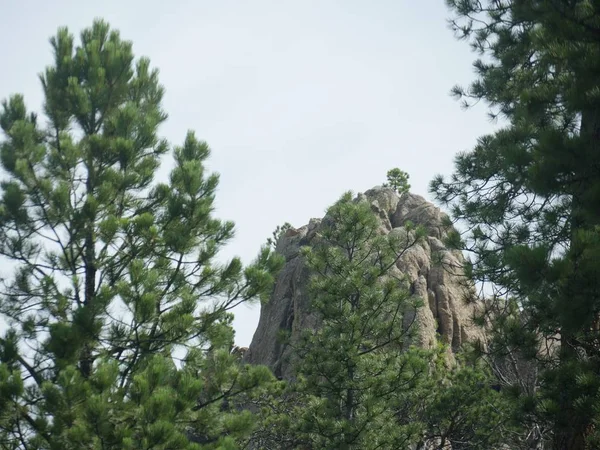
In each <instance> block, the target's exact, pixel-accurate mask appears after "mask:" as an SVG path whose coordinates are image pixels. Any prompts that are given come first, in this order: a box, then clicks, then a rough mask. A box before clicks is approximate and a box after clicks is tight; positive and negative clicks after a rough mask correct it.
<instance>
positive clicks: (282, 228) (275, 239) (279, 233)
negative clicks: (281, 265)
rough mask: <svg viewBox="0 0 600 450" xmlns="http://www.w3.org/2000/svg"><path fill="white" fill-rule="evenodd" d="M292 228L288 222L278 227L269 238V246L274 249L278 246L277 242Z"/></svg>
mask: <svg viewBox="0 0 600 450" xmlns="http://www.w3.org/2000/svg"><path fill="white" fill-rule="evenodd" d="M290 228H292V225H291V224H289V223H288V222H285V223H284V224H283V225H277V228H275V230H274V231H273V234H272V235H271V237H270V238H267V245H268V246H269V247H272V248H273V249H274V248H275V247H276V246H277V242H279V238H281V236H283V235H284V234H285V232H286V231H288V230H289V229H290Z"/></svg>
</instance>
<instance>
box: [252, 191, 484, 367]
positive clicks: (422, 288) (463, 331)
mask: <svg viewBox="0 0 600 450" xmlns="http://www.w3.org/2000/svg"><path fill="white" fill-rule="evenodd" d="M356 200H357V201H367V202H370V204H371V207H372V209H373V211H374V212H375V213H376V214H377V216H378V217H379V219H380V221H381V227H382V228H381V231H382V232H383V233H390V232H402V231H405V230H404V225H405V224H406V222H407V221H410V222H412V223H413V224H414V225H422V226H423V227H425V228H426V230H427V232H428V236H427V238H426V239H425V240H424V241H423V242H422V243H421V244H419V245H416V246H414V247H412V248H410V249H409V250H408V251H407V252H406V253H405V254H404V255H403V256H402V258H400V260H399V261H398V263H397V270H399V271H400V272H402V273H404V274H405V275H406V276H407V278H408V280H409V282H410V289H411V294H412V295H415V296H418V297H419V298H421V299H422V300H423V302H424V306H423V307H421V308H419V309H418V310H417V311H415V312H414V314H416V317H414V316H413V317H406V318H405V322H409V321H412V320H413V319H414V320H416V323H417V324H418V327H419V328H418V329H419V336H418V338H417V342H415V343H416V344H417V345H421V346H423V347H431V346H433V345H434V344H435V343H436V340H437V339H439V340H441V341H442V342H445V343H447V344H449V345H450V348H451V349H452V350H453V351H456V350H457V349H458V348H459V347H460V346H461V344H463V343H465V342H473V341H475V340H477V339H480V338H481V337H482V335H481V332H480V330H479V329H478V327H477V326H475V325H474V324H473V323H472V316H473V313H474V312H475V305H474V303H473V302H472V301H471V300H472V299H473V298H474V295H475V293H474V291H473V288H472V286H470V284H469V283H468V282H467V280H465V278H464V276H463V275H462V265H463V262H464V260H463V256H462V254H461V253H460V252H459V251H454V250H449V249H447V248H446V247H445V245H444V243H443V239H444V237H445V236H446V234H447V232H448V229H447V226H446V225H445V220H444V219H445V216H444V214H443V213H442V212H441V211H440V210H439V209H438V208H437V207H435V206H434V205H433V204H431V203H429V202H427V201H426V200H425V199H424V198H423V197H420V196H418V195H414V194H402V195H399V194H397V193H396V192H394V191H393V190H392V189H390V188H382V187H377V188H374V189H371V190H369V191H367V192H365V193H364V194H359V195H358V197H357V199H356ZM320 226H321V220H320V219H312V220H311V221H310V222H309V223H308V225H305V226H303V227H300V228H297V229H295V228H291V229H289V230H287V232H285V234H284V235H283V236H281V238H280V239H279V241H278V243H277V251H278V252H280V253H281V254H282V255H283V256H284V257H285V259H286V263H285V266H284V268H283V270H282V271H281V272H280V274H279V276H278V278H277V281H276V285H275V287H274V290H273V293H272V295H271V298H270V301H269V302H268V303H267V304H265V305H263V307H262V310H261V314H260V321H259V324H258V328H257V330H256V332H255V334H254V337H253V339H252V343H251V344H250V347H249V349H248V351H247V352H246V354H245V356H244V359H245V360H246V361H247V362H249V363H252V364H264V365H267V366H269V367H270V368H271V369H272V370H273V371H274V373H275V374H276V375H277V376H278V377H281V378H286V379H287V378H290V377H291V375H292V368H291V364H290V361H291V359H292V357H293V354H292V350H291V348H290V347H288V346H286V345H285V344H284V343H283V342H282V340H281V338H280V336H281V332H282V331H285V332H291V340H292V341H293V340H294V338H295V336H297V335H298V333H299V332H300V330H303V329H305V328H314V327H318V318H317V317H316V316H315V315H314V314H313V313H312V312H311V310H310V300H309V297H308V284H309V277H310V274H309V271H308V269H307V267H306V266H305V264H304V261H303V258H302V256H301V255H300V248H301V247H303V246H310V245H311V242H312V240H313V238H314V237H315V235H316V233H318V231H319V228H320Z"/></svg>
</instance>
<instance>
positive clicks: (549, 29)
mask: <svg viewBox="0 0 600 450" xmlns="http://www.w3.org/2000/svg"><path fill="white" fill-rule="evenodd" d="M448 4H449V5H450V7H451V8H452V10H453V12H454V13H455V19H454V20H453V22H452V24H453V28H454V30H455V31H456V33H457V34H458V36H459V37H460V38H463V39H466V40H468V41H469V42H470V43H471V45H472V47H473V48H474V49H476V50H477V51H479V52H480V53H481V54H482V55H483V56H484V58H482V59H480V60H477V61H476V62H475V68H476V71H477V74H478V78H477V80H476V81H475V82H474V83H472V85H471V86H470V87H469V89H463V88H460V87H456V88H454V90H453V92H454V94H455V95H457V96H458V97H460V98H462V99H464V100H465V103H464V104H465V106H469V105H470V104H471V103H470V102H471V101H474V102H476V101H479V100H484V101H486V102H487V103H488V104H489V105H490V107H491V112H490V114H491V116H492V117H493V118H497V117H499V118H502V119H503V120H504V121H505V123H506V125H505V126H503V127H502V128H500V129H499V130H498V131H497V132H495V133H493V134H491V135H487V136H483V137H481V138H480V139H479V141H478V143H477V145H476V146H475V148H474V149H473V150H472V151H469V152H465V153H463V154H460V155H459V156H458V157H457V158H456V170H455V173H454V174H453V175H452V176H451V178H450V179H448V180H445V179H443V178H442V177H438V178H436V179H435V180H434V181H433V182H432V185H431V189H432V191H433V192H434V193H435V195H436V197H437V198H438V200H440V201H441V202H443V203H445V204H446V205H448V206H449V207H450V208H451V211H452V213H453V215H454V217H455V218H456V219H457V220H461V221H462V222H463V224H464V225H465V226H466V229H467V232H466V233H465V235H464V236H463V240H462V243H463V247H462V248H463V249H465V250H467V251H469V252H471V253H472V256H471V261H472V263H473V264H472V273H473V276H474V277H475V279H476V280H477V281H479V282H481V283H482V284H485V285H488V286H489V289H494V296H493V301H492V305H491V309H492V310H493V311H494V314H495V318H494V319H493V321H495V322H496V323H497V324H496V325H497V326H495V329H496V331H497V333H498V334H499V340H498V342H500V343H503V344H505V348H504V350H503V351H502V354H504V355H513V356H514V355H520V356H522V357H525V358H526V359H529V360H530V361H535V364H534V366H535V367H534V370H535V371H536V373H537V372H539V373H540V378H539V379H538V380H537V384H538V386H537V387H538V388H539V389H537V388H536V389H535V390H534V392H535V395H534V397H533V403H532V405H533V406H532V405H529V406H528V408H529V409H528V411H529V413H528V414H533V415H530V417H533V416H535V423H534V424H533V425H531V424H526V426H527V427H530V425H531V427H530V428H529V429H527V430H524V433H525V434H529V435H537V443H532V445H545V444H544V442H545V441H546V436H544V433H543V432H541V431H540V430H551V436H550V437H551V441H552V443H551V448H555V449H559V448H560V449H562V448H570V449H583V448H585V445H586V443H585V440H586V439H588V440H592V439H594V437H593V430H594V428H593V424H594V423H596V422H597V421H598V420H599V419H598V416H597V414H598V409H599V408H598V404H597V395H596V393H597V392H599V390H600V381H599V380H600V346H599V345H598V323H599V322H598V321H599V317H600V316H599V314H600V296H599V295H598V292H600V286H599V284H598V283H599V280H600V277H598V267H599V266H598V263H597V261H598V260H597V258H596V256H592V255H597V254H598V249H599V248H600V247H599V245H598V242H600V237H599V236H600V234H599V231H600V229H599V228H598V226H599V225H600V209H599V208H598V205H599V204H600V171H599V170H598V165H597V156H598V152H599V150H600V140H599V138H598V136H599V130H600V119H599V118H600V109H599V108H600V107H599V105H600V102H599V100H600V82H599V79H598V76H597V73H598V70H599V69H600V41H599V40H598V35H599V33H600V6H599V5H598V4H597V2H589V1H585V0H574V1H569V2H559V1H544V2H542V1H534V0H526V1H519V2H513V1H485V2H473V1H469V0H449V1H448ZM457 242H458V241H457ZM506 298H510V299H511V302H514V304H516V306H517V308H518V309H519V311H520V312H519V315H518V316H519V319H518V320H514V319H510V320H505V319H503V318H501V317H500V316H502V315H506V313H507V309H506V304H504V302H505V301H504V300H503V299H506ZM511 310H512V309H510V308H509V310H508V312H509V315H510V316H512V315H513V314H512V313H510V311H511ZM500 325H502V326H500ZM499 351H500V350H499ZM577 380H581V382H579V381H577ZM590 380H594V381H593V382H591V381H590Z"/></svg>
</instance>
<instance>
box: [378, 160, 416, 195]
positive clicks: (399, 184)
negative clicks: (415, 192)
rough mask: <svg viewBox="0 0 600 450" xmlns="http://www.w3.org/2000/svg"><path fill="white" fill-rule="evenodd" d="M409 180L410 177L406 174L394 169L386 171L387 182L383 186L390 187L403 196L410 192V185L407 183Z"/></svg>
mask: <svg viewBox="0 0 600 450" xmlns="http://www.w3.org/2000/svg"><path fill="white" fill-rule="evenodd" d="M409 178H410V176H409V175H408V173H406V172H404V171H403V170H400V169H398V168H397V167H396V168H394V169H390V170H388V173H387V180H388V182H387V183H386V184H384V186H390V187H391V188H392V189H393V190H395V191H396V192H398V193H399V194H404V193H406V192H408V191H409V190H410V184H409V183H408V179H409Z"/></svg>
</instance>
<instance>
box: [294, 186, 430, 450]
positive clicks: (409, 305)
mask: <svg viewBox="0 0 600 450" xmlns="http://www.w3.org/2000/svg"><path fill="white" fill-rule="evenodd" d="M379 227H380V223H379V220H378V218H377V217H376V216H375V213H374V212H373V211H372V210H371V207H370V205H369V203H368V202H366V201H364V200H352V197H351V194H350V193H347V194H345V195H344V196H343V197H342V198H341V199H340V200H339V201H338V202H337V203H336V204H334V205H333V206H332V207H331V208H329V209H328V211H327V215H326V218H325V219H324V225H323V228H322V229H321V230H320V232H319V237H318V239H317V243H316V244H315V245H314V246H311V247H306V248H304V249H303V256H304V258H306V262H307V265H308V268H309V269H310V271H311V273H312V275H311V284H310V296H311V308H312V310H313V311H315V313H316V315H317V317H318V318H319V321H320V326H319V327H318V329H317V330H305V333H304V334H303V335H302V337H301V338H300V339H299V342H295V343H291V345H293V347H294V349H295V352H296V355H297V356H298V362H297V365H296V374H297V377H298V379H297V381H296V383H295V385H294V387H293V389H294V390H295V392H296V393H299V394H300V395H301V396H302V397H301V398H303V399H304V400H303V401H302V402H299V403H300V404H302V405H303V406H302V408H300V410H299V411H296V414H298V415H297V416H296V417H298V418H299V420H297V421H296V422H295V425H297V426H298V428H297V431H298V432H299V434H300V435H301V436H303V437H304V440H305V442H308V443H310V448H319V449H350V448H356V449H358V448H360V449H369V448H403V447H404V446H405V444H406V442H408V441H409V440H410V439H411V438H413V437H414V436H415V434H417V431H418V429H417V428H418V426H417V424H405V425H401V424H400V421H399V420H397V417H399V416H401V415H402V411H403V408H404V406H405V400H406V398H407V396H408V394H409V392H410V390H411V389H412V388H414V387H415V386H417V385H418V383H419V381H420V380H421V378H422V376H423V375H424V374H425V373H426V372H427V370H428V360H427V358H426V357H425V352H424V351H423V352H422V351H419V350H416V349H406V347H408V346H407V343H408V340H409V338H410V336H411V334H413V333H414V332H415V329H414V327H411V326H410V324H408V325H407V324H406V323H405V316H406V314H405V313H406V312H408V311H414V310H415V308H417V307H418V306H419V305H420V300H417V299H415V298H411V296H410V292H409V290H408V289H407V286H406V280H405V279H404V278H403V276H402V274H401V273H400V272H399V271H398V269H397V268H396V262H397V261H398V259H399V258H400V257H401V256H402V255H403V254H404V253H405V252H406V251H407V250H408V249H409V248H410V247H412V246H413V245H415V244H416V243H417V242H419V240H420V239H422V238H423V235H424V231H423V230H422V229H420V228H418V229H412V228H411V227H410V225H407V227H406V229H404V230H403V231H401V230H400V229H398V230H397V232H392V233H390V234H387V235H384V234H380V232H379ZM413 317H414V315H413ZM402 350H406V351H405V352H402Z"/></svg>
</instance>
